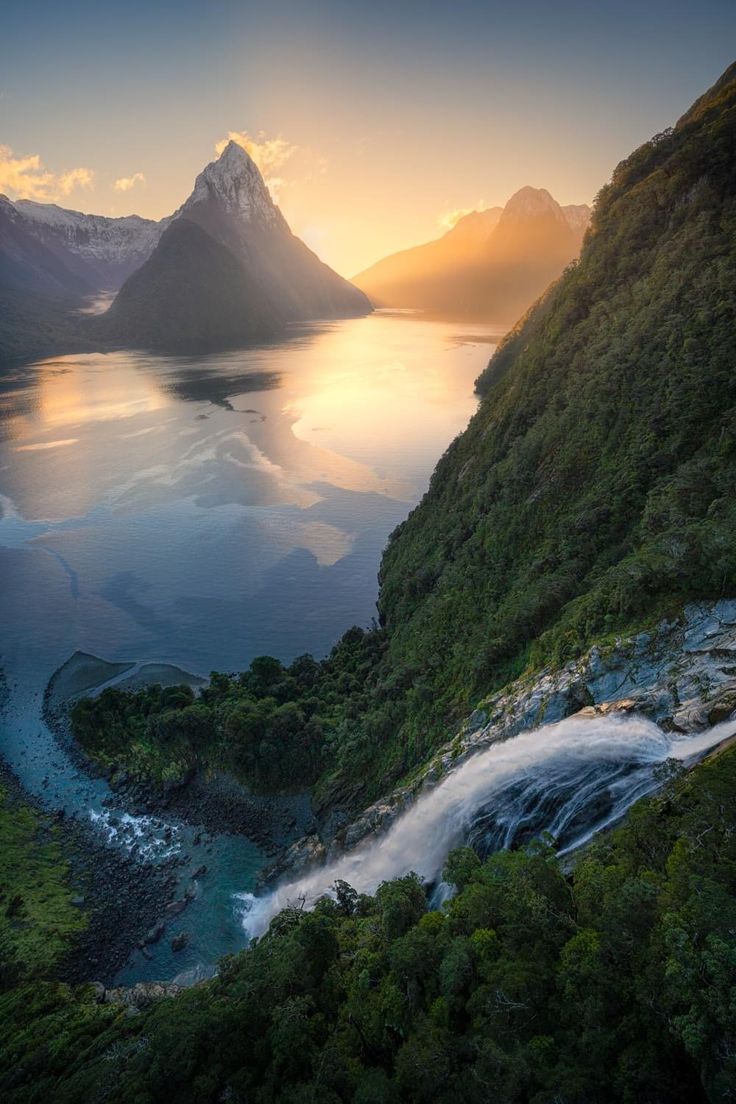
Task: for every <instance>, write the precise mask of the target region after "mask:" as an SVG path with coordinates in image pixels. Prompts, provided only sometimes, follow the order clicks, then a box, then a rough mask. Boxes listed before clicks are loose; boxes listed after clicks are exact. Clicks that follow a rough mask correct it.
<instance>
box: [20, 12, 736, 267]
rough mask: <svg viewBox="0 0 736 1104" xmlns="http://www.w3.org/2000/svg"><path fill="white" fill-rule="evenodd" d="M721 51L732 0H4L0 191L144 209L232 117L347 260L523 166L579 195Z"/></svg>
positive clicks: (730, 47) (157, 201)
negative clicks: (693, 0)
mask: <svg viewBox="0 0 736 1104" xmlns="http://www.w3.org/2000/svg"><path fill="white" fill-rule="evenodd" d="M735 58H736V3H734V0H700V2H697V3H679V2H678V0H646V2H644V3H642V2H641V0H637V2H630V0H619V2H617V3H612V2H608V0H603V2H597V3H596V0H586V2H585V3H582V2H577V0H574V2H573V0H571V2H567V0H558V2H555V3H552V2H550V0H515V2H496V0H485V2H481V0H454V2H450V0H443V2H441V3H440V2H438V0H390V2H389V0H373V2H371V3H369V2H363V0H361V2H353V0H313V2H312V0H270V2H267V0H258V2H252V0H207V2H205V0H200V2H198V3H195V2H193V0H161V2H156V0H146V2H143V0H125V2H123V0H118V2H116V3H111V2H109V0H95V2H90V0H66V2H64V3H60V2H58V0H53V2H52V0H2V7H1V13H0V192H5V193H6V194H8V195H10V197H11V198H17V197H19V196H26V197H28V198H35V199H39V200H42V201H53V202H58V203H60V204H61V205H62V206H66V207H71V208H74V209H76V210H83V211H92V212H95V213H99V214H113V215H123V214H131V213H137V214H141V215H145V216H147V217H151V218H160V217H162V216H164V215H166V214H170V213H171V212H172V211H173V210H174V209H176V207H178V206H179V205H180V204H181V203H182V202H183V201H184V200H185V199H186V197H187V195H188V194H189V192H190V191H191V189H192V185H193V182H194V178H195V176H196V175H197V173H198V172H199V171H200V170H201V168H202V167H203V166H204V165H205V164H206V163H207V162H208V161H210V160H212V159H213V157H215V156H216V148H217V146H218V143H222V141H223V140H224V139H226V138H227V136H228V135H230V134H238V135H244V136H246V137H245V139H244V140H245V141H248V142H250V143H251V146H252V149H253V150H254V153H255V156H256V159H257V160H258V161H259V163H260V164H261V167H262V168H263V171H264V175H265V176H266V178H267V180H268V182H269V186H270V187H271V189H272V192H273V194H274V196H275V198H276V200H277V202H278V203H279V205H280V206H281V208H282V210H283V212H284V214H285V215H286V217H287V219H288V220H289V222H290V224H291V226H292V229H293V230H294V232H295V233H297V234H299V235H300V236H301V237H303V238H304V239H305V240H306V241H307V242H308V244H309V245H310V246H311V247H312V248H313V249H315V250H316V251H317V252H318V253H319V254H320V256H322V257H323V259H324V260H326V261H327V262H328V263H329V264H332V265H333V266H334V267H335V268H336V269H337V270H338V271H339V272H341V273H342V274H343V275H346V276H351V275H354V274H355V273H357V272H358V271H360V270H361V269H363V268H365V267H366V266H367V265H369V264H371V263H372V262H374V261H376V260H378V259H379V258H381V257H382V256H385V255H386V254H388V253H391V252H394V251H395V250H397V249H400V248H404V247H407V246H410V245H414V244H417V243H419V242H422V241H426V240H428V239H430V238H433V237H437V236H438V235H439V234H440V233H442V232H443V230H444V229H446V228H447V227H448V226H449V225H450V224H451V223H452V221H453V218H456V217H457V213H458V212H460V211H463V210H471V209H475V208H478V207H483V206H494V205H496V204H503V203H505V202H506V200H507V199H508V198H509V196H510V195H512V194H513V192H515V191H516V190H517V189H518V188H520V187H522V186H524V185H527V184H531V185H532V186H534V187H544V188H547V189H548V190H549V191H550V192H551V193H552V195H553V196H555V198H556V199H557V200H558V201H559V202H560V203H586V202H591V201H592V200H593V198H594V197H595V195H596V193H597V191H598V189H599V188H600V187H601V186H602V185H603V184H604V183H605V182H606V181H607V180H608V179H609V178H610V175H611V172H612V171H613V169H614V167H615V165H616V164H617V163H618V162H619V161H620V160H621V159H622V158H623V157H625V156H627V155H628V154H629V153H630V152H631V151H632V150H633V149H634V148H635V147H636V146H637V145H639V144H641V142H643V141H645V140H646V139H647V138H649V137H651V136H652V135H653V134H655V133H658V132H659V131H661V130H663V129H665V128H666V127H667V126H670V125H672V124H673V123H674V122H675V121H676V120H677V118H678V117H679V115H681V114H682V113H683V112H684V111H685V110H686V109H687V107H688V106H689V105H690V103H691V102H692V101H693V100H694V99H695V98H696V97H697V96H698V95H700V93H702V92H703V91H705V89H706V88H707V87H708V86H709V85H711V84H712V83H713V82H714V81H715V80H716V78H717V77H718V76H719V75H720V73H721V72H722V71H723V70H724V69H725V68H726V67H727V65H729V64H730V63H731V62H732V61H733V60H734V59H735Z"/></svg>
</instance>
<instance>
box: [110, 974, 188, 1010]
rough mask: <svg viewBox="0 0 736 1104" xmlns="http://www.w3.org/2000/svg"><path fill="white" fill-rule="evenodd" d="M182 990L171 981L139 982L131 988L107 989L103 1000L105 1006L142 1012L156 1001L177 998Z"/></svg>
mask: <svg viewBox="0 0 736 1104" xmlns="http://www.w3.org/2000/svg"><path fill="white" fill-rule="evenodd" d="M181 989H182V987H181V985H175V984H174V983H173V982H170V981H169V982H165V981H139V982H138V983H137V984H136V985H133V986H131V987H130V988H126V987H123V986H121V987H120V988H117V989H106V990H105V995H104V998H103V999H104V1003H105V1004H122V1005H124V1006H125V1007H127V1008H128V1009H133V1010H135V1011H140V1009H142V1008H147V1007H148V1006H149V1005H151V1004H154V1003H155V1002H156V1001H160V1000H165V999H166V998H167V997H175V996H176V995H177V993H180V992H181Z"/></svg>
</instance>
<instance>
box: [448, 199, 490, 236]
mask: <svg viewBox="0 0 736 1104" xmlns="http://www.w3.org/2000/svg"><path fill="white" fill-rule="evenodd" d="M485 210H487V204H486V202H485V200H484V199H479V200H478V202H477V203H476V205H475V207H455V208H454V210H452V211H445V213H444V215H440V217H439V218H438V219H437V225H438V226H439V227H440V228H441V229H442V230H452V228H453V226H456V225H457V224H458V222H459V221H460V219H461V218H465V216H466V215H472V214H473V212H474V211H485Z"/></svg>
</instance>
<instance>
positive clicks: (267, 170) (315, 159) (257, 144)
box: [215, 130, 327, 203]
mask: <svg viewBox="0 0 736 1104" xmlns="http://www.w3.org/2000/svg"><path fill="white" fill-rule="evenodd" d="M228 142H237V143H238V145H239V146H242V147H243V149H244V150H246V151H247V152H248V153H249V154H250V156H251V157H252V158H253V160H254V161H255V163H256V165H257V166H258V168H259V169H260V170H261V173H262V174H263V179H264V180H265V182H266V186H267V187H268V190H269V191H270V193H271V195H272V196H273V199H274V201H275V202H277V203H278V196H279V193H280V192H281V191H283V189H284V188H291V187H293V186H294V185H295V184H299V183H303V182H305V181H307V180H313V179H314V178H315V176H322V175H324V173H326V172H327V161H326V159H325V158H324V157H320V156H318V155H317V154H315V153H314V152H313V151H312V150H310V149H305V148H304V147H303V146H297V145H295V144H294V143H293V142H289V141H288V140H287V139H286V138H283V137H282V136H281V135H280V134H279V136H278V137H277V138H267V137H266V135H265V134H264V132H263V131H259V133H258V135H257V136H256V137H253V135H252V134H249V133H248V132H247V131H245V130H231V131H229V132H228V135H227V138H221V139H220V141H219V142H217V143H216V144H215V150H216V152H217V153H218V154H220V153H222V151H223V150H224V148H225V146H226V145H227V144H228ZM287 165H288V166H289V172H288V175H287V174H285V173H284V172H282V170H283V169H284V168H285V167H286V166H287Z"/></svg>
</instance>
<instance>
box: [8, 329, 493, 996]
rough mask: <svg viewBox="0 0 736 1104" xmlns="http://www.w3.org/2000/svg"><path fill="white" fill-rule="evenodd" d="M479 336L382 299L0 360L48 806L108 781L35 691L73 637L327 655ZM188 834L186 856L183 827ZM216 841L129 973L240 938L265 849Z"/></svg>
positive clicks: (18, 704)
mask: <svg viewBox="0 0 736 1104" xmlns="http://www.w3.org/2000/svg"><path fill="white" fill-rule="evenodd" d="M493 342H494V338H493V333H492V332H491V331H487V332H483V330H482V329H480V328H479V327H477V326H473V327H465V328H464V327H462V326H459V325H444V324H441V323H433V322H423V321H418V320H416V319H414V318H407V317H402V316H401V315H386V314H381V313H379V314H376V315H374V316H371V317H367V318H362V319H356V320H350V321H344V322H336V323H327V324H315V325H311V326H304V327H300V328H299V329H295V330H294V331H293V333H292V334H291V336H290V337H289V338H288V339H287V340H284V341H280V342H278V343H274V344H271V345H264V346H259V347H254V348H251V349H247V350H241V351H239V352H233V353H226V354H221V355H218V356H210V357H205V358H189V359H187V358H182V357H163V356H152V355H147V354H143V353H132V352H118V353H109V354H104V355H102V354H99V355H98V354H89V355H83V356H66V357H60V358H56V359H53V360H46V361H43V362H40V363H38V364H34V365H30V366H26V367H21V368H16V369H13V370H12V371H9V372H8V371H6V372H5V373H4V374H3V375H2V377H0V494H1V495H2V499H0V503H1V505H2V516H1V517H0V572H1V573H2V587H1V588H0V654H1V655H2V660H1V662H2V667H3V669H4V672H5V677H6V680H7V695H6V698H7V700H6V703H5V710H4V714H3V729H2V752H3V755H4V756H5V758H6V759H7V761H8V762H9V763H10V765H11V767H12V768H13V770H14V771H15V772H16V773H17V775H18V776H19V777H20V779H21V781H22V782H23V783H24V785H25V786H26V787H27V788H28V789H29V790H31V791H32V792H34V793H37V794H38V795H40V796H41V797H42V798H43V799H44V800H45V801H46V802H47V803H48V804H49V806H51V807H63V808H65V809H66V811H67V812H75V813H77V814H78V815H83V816H85V817H86V816H89V815H90V813H95V814H99V813H100V812H101V810H102V805H101V803H102V800H103V799H104V797H105V796H106V794H107V789H106V786H105V784H104V782H102V781H100V780H90V779H89V778H88V777H87V776H86V775H84V774H82V773H80V772H79V770H78V769H77V768H75V766H74V765H73V763H72V762H71V761H70V760H69V758H68V756H67V755H66V753H65V751H64V750H63V749H62V748H60V747H58V746H57V744H56V741H55V739H54V737H53V735H52V734H51V733H50V732H49V730H48V729H47V727H46V726H45V724H44V723H43V719H42V713H41V711H42V704H43V695H44V691H45V689H46V686H47V683H48V680H49V678H50V677H51V675H52V674H53V672H54V671H56V670H57V669H58V668H59V667H60V666H61V665H62V664H63V663H65V662H66V661H67V660H68V659H69V658H70V656H71V655H72V654H73V653H74V652H76V651H80V652H85V653H89V654H91V655H93V656H98V657H101V658H102V659H104V660H106V661H110V662H115V663H123V662H134V663H138V664H145V663H168V664H173V665H175V666H178V667H180V668H182V669H183V670H185V671H188V672H191V673H194V674H199V675H205V676H206V675H207V674H208V673H209V672H210V671H211V670H213V669H219V670H226V671H233V670H239V669H242V668H243V667H245V666H247V664H248V663H249V661H250V660H251V659H252V658H253V657H254V656H255V655H259V654H264V653H269V654H272V655H275V656H278V657H279V658H280V659H282V660H289V659H291V658H293V657H294V656H295V655H298V654H301V653H303V652H306V651H311V652H313V653H314V654H315V655H318V656H321V655H324V654H325V653H326V652H327V651H328V650H329V648H330V646H331V645H332V644H333V643H334V642H335V641H336V640H337V639H338V637H339V636H340V635H341V633H342V632H343V631H344V630H345V629H347V628H348V627H349V626H350V625H352V624H354V623H357V624H362V625H367V624H368V623H369V622H370V620H371V618H372V617H373V614H374V610H375V599H376V591H377V583H376V572H377V568H378V563H379V558H380V554H381V550H382V548H383V546H384V545H385V542H386V539H387V537H388V534H389V533H390V532H391V530H392V529H393V528H394V526H395V525H396V524H398V522H400V521H401V520H402V519H403V518H404V517H405V516H406V514H407V513H408V511H409V510H410V508H411V507H412V506H413V505H414V503H416V502H417V500H418V499H419V497H420V496H421V494H422V492H423V491H424V489H425V488H426V485H427V483H428V480H429V476H430V474H431V472H432V469H433V468H434V465H435V464H436V462H437V460H438V458H439V457H440V455H441V454H442V452H443V451H444V449H445V448H446V447H447V445H448V444H449V442H450V441H451V440H452V438H453V437H454V436H455V435H456V434H457V433H459V432H460V431H461V430H462V429H463V428H464V427H465V425H466V424H467V421H468V419H469V417H470V416H471V414H472V413H473V410H474V409H475V399H474V397H473V381H474V379H475V377H476V376H477V375H478V373H479V372H480V371H481V370H482V368H483V367H484V365H485V363H486V361H487V359H488V357H489V356H490V354H491V352H492V351H493V347H494V344H493ZM96 823H98V824H99V828H100V831H101V832H105V831H108V829H107V828H106V823H107V822H106V820H105V818H104V816H103V817H102V818H101V819H99V820H98V821H96ZM128 827H129V829H130V830H129V832H128V835H129V836H130V837H131V838H134V837H136V836H138V837H140V834H141V833H143V836H144V837H145V838H146V839H148V840H150V841H152V849H153V856H152V857H155V854H156V853H157V852H162V851H165V850H166V846H165V842H164V841H163V840H162V836H161V832H160V831H159V828H158V826H151V825H148V824H142V825H141V824H139V823H135V824H133V825H129V826H128ZM182 831H183V830H182ZM175 839H176V837H175ZM180 846H182V847H184V846H186V849H187V851H188V852H189V853H191V854H192V862H193V863H194V862H195V861H198V860H199V858H200V856H199V855H198V854H197V853H196V849H193V848H192V844H191V840H190V839H188V838H186V835H185V833H184V834H183V837H182V843H181V844H180ZM213 850H214V854H210V855H209V856H208V857H207V858H206V860H205V861H206V862H207V864H208V867H209V868H210V871H211V873H210V874H209V875H208V878H207V879H206V880H205V884H204V885H203V887H202V888H203V890H204V897H203V898H202V899H201V900H198V901H197V902H195V905H194V906H190V909H188V910H187V913H186V920H185V921H182V926H184V927H186V928H188V929H189V930H192V928H193V926H195V925H196V931H195V933H194V934H195V938H194V940H193V943H192V946H191V947H190V948H188V949H187V951H186V952H184V953H183V954H182V955H180V956H178V957H177V958H176V961H175V962H164V963H163V965H162V961H161V955H162V953H163V952H159V951H158V950H157V952H156V954H157V959H156V960H155V961H154V963H153V964H152V965H146V964H145V963H143V962H140V963H138V965H137V966H136V967H135V970H137V971H138V973H137V974H135V971H134V972H133V974H131V973H130V972H128V974H127V975H126V978H127V980H130V978H131V977H132V976H144V975H145V974H148V976H159V977H161V976H164V974H165V973H166V971H175V970H176V969H181V966H182V964H185V965H189V966H191V967H192V968H194V967H195V966H196V965H197V964H198V963H201V962H205V961H208V960H209V961H212V960H213V959H214V958H215V957H216V956H217V955H218V954H221V953H224V951H226V950H231V949H233V945H234V941H235V940H237V939H242V934H241V933H240V929H239V925H238V924H237V923H236V921H235V920H234V919H233V918H232V916H231V915H230V913H231V912H232V909H231V908H230V906H229V905H228V904H227V902H228V901H229V894H230V892H231V891H232V890H233V889H238V890H243V889H247V888H248V887H249V881H250V880H251V879H252V877H253V875H254V872H255V871H256V869H257V868H258V865H259V864H260V862H261V861H262V858H261V855H260V853H259V852H258V850H257V849H256V848H255V847H254V846H252V845H251V844H249V843H248V841H245V840H234V839H221V840H220V841H218V843H217V846H216V847H215V848H214V849H213ZM215 902H217V907H215ZM168 976H171V972H169V973H168Z"/></svg>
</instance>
